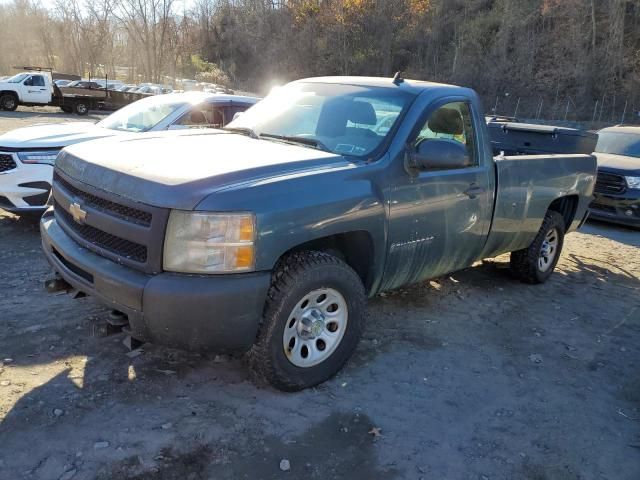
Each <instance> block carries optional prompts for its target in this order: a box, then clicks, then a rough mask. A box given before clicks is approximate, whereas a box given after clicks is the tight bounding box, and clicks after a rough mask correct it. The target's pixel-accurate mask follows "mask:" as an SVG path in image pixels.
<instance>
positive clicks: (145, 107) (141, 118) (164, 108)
mask: <svg viewBox="0 0 640 480" xmlns="http://www.w3.org/2000/svg"><path fill="white" fill-rule="evenodd" d="M185 105H187V102H185V101H184V99H183V100H180V101H179V100H176V99H175V98H168V97H152V98H145V99H143V100H139V101H137V102H134V103H132V104H130V105H127V106H126V107H124V108H121V109H120V110H118V111H117V112H115V113H112V114H111V115H109V116H108V117H107V118H105V119H104V120H102V121H101V122H98V126H99V127H103V128H109V129H111V130H121V131H125V132H146V131H148V130H151V129H152V128H153V127H155V126H156V125H157V124H158V123H160V122H161V121H162V120H164V119H165V118H167V117H168V116H169V115H171V114H172V113H173V112H175V111H176V110H178V109H180V108H182V107H184V106H185Z"/></svg>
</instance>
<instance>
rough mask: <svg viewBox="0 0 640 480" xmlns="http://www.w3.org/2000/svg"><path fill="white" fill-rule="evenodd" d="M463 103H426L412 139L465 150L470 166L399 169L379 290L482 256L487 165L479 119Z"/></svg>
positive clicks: (486, 221)
mask: <svg viewBox="0 0 640 480" xmlns="http://www.w3.org/2000/svg"><path fill="white" fill-rule="evenodd" d="M479 118H480V117H478V116H477V115H475V116H474V112H473V111H472V106H471V104H470V103H468V102H466V101H449V102H440V103H439V104H436V105H435V106H430V107H428V108H427V111H426V112H425V114H424V115H423V120H421V121H420V125H419V126H418V128H416V131H415V132H414V134H413V135H412V137H411V138H410V142H409V146H408V148H410V149H415V148H416V147H417V145H418V144H420V142H428V141H430V140H432V139H447V140H451V141H455V142H460V143H461V144H462V145H464V147H465V148H466V149H467V152H468V154H469V159H470V161H469V164H468V165H466V166H464V167H460V168H455V169H450V170H437V169H428V168H423V169H420V170H419V171H417V172H415V173H414V174H411V173H408V172H403V173H404V175H403V176H401V177H399V178H398V179H397V181H396V182H395V185H393V186H392V190H391V193H390V197H391V198H390V200H391V202H390V216H389V254H388V257H387V265H386V268H385V274H384V280H383V289H390V288H396V287H399V286H401V285H404V284H409V283H415V282H419V281H421V280H424V279H427V278H434V277H437V276H439V275H443V274H445V273H449V272H452V271H455V270H459V269H461V268H465V267H467V266H470V265H471V264H472V263H473V262H474V261H475V260H476V259H477V257H478V255H480V252H481V250H482V247H483V246H484V241H485V235H486V231H487V229H488V225H489V222H490V216H491V205H490V202H491V198H492V196H491V195H490V192H489V190H490V182H489V174H490V173H491V171H490V169H489V165H487V164H485V163H487V162H486V161H484V160H485V159H484V156H483V155H482V150H481V149H480V148H478V146H479V135H478V131H477V127H476V125H477V122H478V121H480V120H479Z"/></svg>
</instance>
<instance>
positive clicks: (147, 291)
mask: <svg viewBox="0 0 640 480" xmlns="http://www.w3.org/2000/svg"><path fill="white" fill-rule="evenodd" d="M40 231H41V233H42V245H43V249H44V253H45V255H46V257H47V260H48V261H49V263H50V264H51V266H52V267H53V268H54V270H55V271H56V272H58V273H59V274H60V275H61V276H62V277H63V278H64V279H65V280H66V281H67V282H68V283H70V284H71V285H73V286H74V287H75V288H77V289H78V290H80V291H82V292H85V293H86V294H88V295H92V296H95V297H96V298H98V299H99V300H100V301H101V302H102V303H104V304H105V305H107V306H108V307H109V308H113V309H116V310H120V311H122V312H124V313H126V314H127V315H128V317H129V323H130V328H131V335H132V336H133V337H134V338H136V339H139V340H142V341H148V342H151V343H156V344H159V345H165V346H169V347H175V348H181V349H185V350H195V351H208V352H216V353H225V352H242V351H246V350H248V349H249V348H250V347H251V345H252V344H253V343H254V341H255V338H256V334H257V331H258V324H259V321H260V317H261V315H262V309H263V306H264V302H265V299H266V296H267V290H268V288H269V283H270V279H271V274H270V273H269V272H258V273H250V274H237V275H216V276H213V275H210V276H205V275H181V274H173V273H160V274H157V275H147V274H144V273H141V272H138V271H136V270H133V269H131V268H127V267H124V266H122V265H119V264H117V263H115V262H113V261H111V260H108V259H106V258H104V257H101V256H99V255H96V254H95V253H93V252H90V251H89V250H87V249H85V248H83V247H81V246H80V245H78V244H77V243H76V242H74V241H73V240H72V239H71V238H69V237H68V236H67V234H66V233H65V232H64V231H63V230H62V228H60V226H59V225H58V224H57V222H56V219H55V218H54V216H53V212H52V211H51V210H49V211H47V212H46V213H45V214H44V216H43V217H42V220H41V221H40Z"/></svg>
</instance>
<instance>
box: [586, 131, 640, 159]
mask: <svg viewBox="0 0 640 480" xmlns="http://www.w3.org/2000/svg"><path fill="white" fill-rule="evenodd" d="M596 152H598V153H612V154H614V155H624V156H626V157H636V158H640V134H635V133H622V132H615V133H614V132H601V133H600V134H599V135H598V143H597V145H596Z"/></svg>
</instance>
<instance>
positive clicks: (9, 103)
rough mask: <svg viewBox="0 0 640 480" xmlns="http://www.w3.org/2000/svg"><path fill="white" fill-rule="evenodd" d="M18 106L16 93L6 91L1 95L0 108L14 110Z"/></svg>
mask: <svg viewBox="0 0 640 480" xmlns="http://www.w3.org/2000/svg"><path fill="white" fill-rule="evenodd" d="M16 108H18V99H17V98H16V96H15V95H11V94H9V93H6V94H4V95H2V96H1V97H0V109H2V110H7V111H9V112H13V111H14V110H15V109H16Z"/></svg>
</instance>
